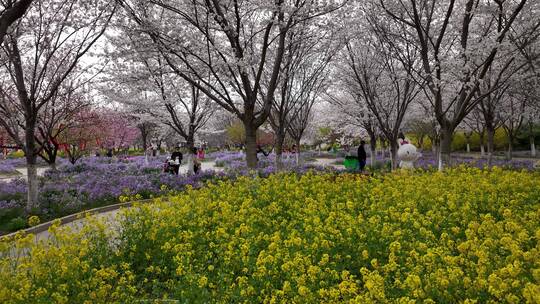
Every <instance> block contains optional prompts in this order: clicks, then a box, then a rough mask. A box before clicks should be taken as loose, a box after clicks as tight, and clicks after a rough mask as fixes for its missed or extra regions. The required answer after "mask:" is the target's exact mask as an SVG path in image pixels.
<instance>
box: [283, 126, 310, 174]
mask: <svg viewBox="0 0 540 304" xmlns="http://www.w3.org/2000/svg"><path fill="white" fill-rule="evenodd" d="M284 142H285V132H282V131H281V130H278V132H276V147H275V150H276V168H277V169H278V170H281V169H283V143H284ZM319 151H320V149H319Z"/></svg>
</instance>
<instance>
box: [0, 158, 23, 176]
mask: <svg viewBox="0 0 540 304" xmlns="http://www.w3.org/2000/svg"><path fill="white" fill-rule="evenodd" d="M0 174H1V175H13V174H19V172H18V171H17V170H15V166H13V165H12V164H11V163H8V162H5V161H2V162H0Z"/></svg>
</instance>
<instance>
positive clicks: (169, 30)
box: [117, 0, 342, 168]
mask: <svg viewBox="0 0 540 304" xmlns="http://www.w3.org/2000/svg"><path fill="white" fill-rule="evenodd" d="M117 1H118V2H119V3H121V4H122V6H123V7H124V9H125V11H126V12H127V14H128V15H129V16H130V17H131V19H132V20H133V21H135V22H136V23H137V24H138V25H139V26H140V30H141V31H143V32H144V33H146V35H148V36H149V37H150V38H151V39H152V41H153V42H154V43H155V45H156V47H157V49H159V51H160V52H161V53H162V54H163V56H164V58H165V59H166V61H167V62H168V63H169V66H170V67H171V68H172V69H173V70H174V71H175V73H176V74H177V75H178V76H180V77H182V78H183V79H185V80H186V81H188V82H189V83H190V84H191V85H194V86H195V87H197V88H198V89H199V90H200V91H201V92H202V93H204V94H205V95H206V96H207V97H208V98H210V99H211V100H212V101H213V102H215V103H216V104H218V105H220V106H221V107H223V108H224V109H226V110H227V111H229V112H231V113H234V114H235V115H236V116H237V117H238V118H239V119H240V120H241V121H242V122H243V124H244V128H245V132H246V160H247V164H248V166H249V167H251V168H255V167H256V165H257V156H256V151H257V147H256V134H257V129H258V128H259V127H260V126H261V125H262V124H263V123H265V121H266V120H267V118H268V116H269V114H270V111H271V105H272V101H273V100H274V93H275V90H276V88H277V84H278V80H279V74H280V71H281V65H282V61H283V56H284V52H285V47H286V38H287V33H288V32H289V31H290V30H291V29H292V28H294V27H295V26H298V25H299V24H300V23H301V22H302V21H304V20H307V19H313V18H316V17H319V16H322V15H325V14H327V13H328V12H330V11H334V10H336V9H338V8H339V7H340V5H341V4H340V2H342V1H334V2H331V3H326V2H325V3H322V2H320V1H316V0H295V1H292V0H276V1H272V2H268V1H260V0H256V1H187V0H177V1H168V2H165V1H152V2H150V3H149V2H146V1H141V0H117ZM268 66H270V70H271V71H272V72H271V73H270V76H269V77H268V83H267V85H266V92H265V95H264V100H263V101H262V102H260V103H259V102H258V98H260V90H261V87H262V81H263V72H264V71H265V69H267V68H268ZM208 77H210V79H208Z"/></svg>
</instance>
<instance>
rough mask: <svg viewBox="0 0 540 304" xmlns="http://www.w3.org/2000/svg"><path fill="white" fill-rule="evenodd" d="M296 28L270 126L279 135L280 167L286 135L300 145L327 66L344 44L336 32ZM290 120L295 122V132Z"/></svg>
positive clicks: (324, 80)
mask: <svg viewBox="0 0 540 304" xmlns="http://www.w3.org/2000/svg"><path fill="white" fill-rule="evenodd" d="M297 29H298V30H291V31H290V32H289V33H288V35H287V47H286V51H285V55H284V57H285V58H284V63H283V65H282V70H281V72H280V79H279V82H278V88H277V91H276V94H274V101H273V103H272V109H271V111H270V115H269V122H270V126H271V127H272V129H273V131H274V134H275V135H276V136H275V138H276V141H275V153H276V165H277V167H278V168H281V167H282V154H283V145H284V142H285V137H286V135H287V134H289V135H291V136H292V137H293V138H294V141H295V142H296V146H297V147H299V146H300V144H299V142H300V139H301V138H302V135H303V133H304V131H305V128H306V127H307V125H308V122H309V120H311V115H309V112H311V108H312V106H313V104H314V102H315V101H316V99H317V98H318V97H320V96H321V95H322V93H323V92H324V91H325V88H326V87H327V86H328V85H327V84H326V82H327V80H328V74H329V71H328V70H329V68H328V67H329V64H330V63H331V61H332V59H333V57H334V55H335V54H336V53H337V51H338V49H339V48H340V47H341V43H339V41H335V40H333V39H330V37H332V35H333V34H334V31H324V30H321V29H320V28H318V27H312V28H309V29H308V27H307V26H303V27H298V28H297ZM265 89H266V86H264V85H263V89H262V90H261V94H262V95H263V98H262V100H264V94H265ZM310 93H311V94H310ZM306 112H307V113H306ZM303 120H308V121H303ZM291 123H293V124H295V126H294V127H293V128H292V133H291V132H290V129H291V126H290V125H291ZM288 131H289V132H288ZM293 134H294V136H293ZM297 156H298V153H297Z"/></svg>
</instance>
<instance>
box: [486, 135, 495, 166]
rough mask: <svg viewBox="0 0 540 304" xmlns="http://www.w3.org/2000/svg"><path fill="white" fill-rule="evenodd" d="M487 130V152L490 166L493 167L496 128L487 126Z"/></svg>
mask: <svg viewBox="0 0 540 304" xmlns="http://www.w3.org/2000/svg"><path fill="white" fill-rule="evenodd" d="M486 132H487V154H488V161H487V164H488V167H491V163H492V162H493V152H494V151H495V129H494V128H491V127H487V128H486Z"/></svg>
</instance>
